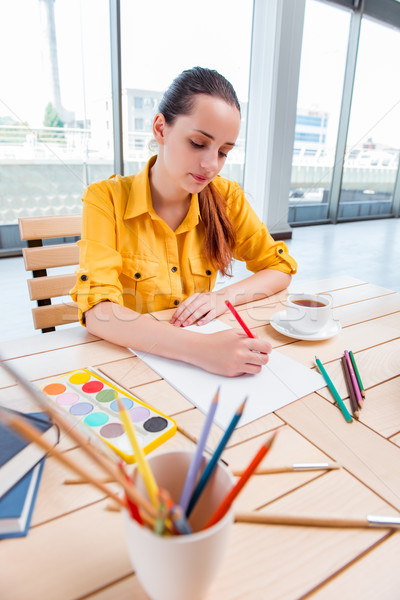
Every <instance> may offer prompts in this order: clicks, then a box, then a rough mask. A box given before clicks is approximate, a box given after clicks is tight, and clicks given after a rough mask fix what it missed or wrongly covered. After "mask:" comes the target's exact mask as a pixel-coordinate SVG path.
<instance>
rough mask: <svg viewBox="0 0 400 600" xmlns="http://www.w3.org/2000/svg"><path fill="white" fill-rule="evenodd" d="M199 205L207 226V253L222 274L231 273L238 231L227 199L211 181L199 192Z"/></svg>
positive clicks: (205, 243) (205, 242)
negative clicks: (229, 211) (227, 204)
mask: <svg viewBox="0 0 400 600" xmlns="http://www.w3.org/2000/svg"><path fill="white" fill-rule="evenodd" d="M199 207H200V215H201V218H202V220H203V223H204V227H205V239H204V252H205V255H206V257H207V258H208V259H209V260H210V261H211V262H212V263H213V265H214V266H215V267H216V268H218V270H219V271H220V272H221V274H222V275H229V273H228V270H229V267H230V264H231V261H232V257H233V251H234V248H235V244H236V232H235V229H234V227H233V224H232V222H231V220H230V219H229V217H228V215H227V212H226V200H225V198H224V196H223V195H222V194H221V193H220V192H219V191H218V190H217V189H216V187H215V186H214V185H213V184H212V183H209V184H208V185H207V186H206V187H205V188H204V190H202V191H201V192H200V193H199ZM229 276H230V275H229Z"/></svg>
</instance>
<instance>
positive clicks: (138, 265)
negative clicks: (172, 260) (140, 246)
mask: <svg viewBox="0 0 400 600" xmlns="http://www.w3.org/2000/svg"><path fill="white" fill-rule="evenodd" d="M159 275H160V264H159V263H158V262H156V261H154V260H152V259H148V258H146V257H142V256H140V257H139V256H122V270H121V275H120V280H121V283H122V286H123V290H124V296H126V295H131V296H134V297H135V305H136V310H137V311H138V312H146V311H147V305H148V302H149V301H150V300H151V299H153V298H154V294H155V291H156V288H158V283H159V282H158V279H157V276H159Z"/></svg>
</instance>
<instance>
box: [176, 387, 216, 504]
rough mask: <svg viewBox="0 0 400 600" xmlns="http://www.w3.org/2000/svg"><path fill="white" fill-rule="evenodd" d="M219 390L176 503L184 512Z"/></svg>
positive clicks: (212, 417) (194, 481) (201, 455)
mask: <svg viewBox="0 0 400 600" xmlns="http://www.w3.org/2000/svg"><path fill="white" fill-rule="evenodd" d="M219 390H220V388H218V390H217V393H216V394H215V396H214V398H213V400H212V402H211V406H210V409H209V411H208V413H207V417H206V419H205V421H204V425H203V428H202V430H201V434H200V438H199V442H198V444H197V447H196V451H195V453H194V454H193V458H192V460H191V463H190V465H189V469H188V472H187V475H186V479H185V482H184V484H183V488H182V492H181V496H180V498H179V502H178V504H179V506H180V507H181V508H182V510H183V512H184V513H186V510H187V507H188V504H189V500H190V497H191V495H192V492H193V488H194V485H195V483H196V478H197V475H198V472H199V469H200V464H201V461H202V459H203V452H204V448H205V445H206V441H207V437H208V434H209V432H210V429H211V425H212V422H213V419H214V415H215V411H216V410H217V406H218V399H219Z"/></svg>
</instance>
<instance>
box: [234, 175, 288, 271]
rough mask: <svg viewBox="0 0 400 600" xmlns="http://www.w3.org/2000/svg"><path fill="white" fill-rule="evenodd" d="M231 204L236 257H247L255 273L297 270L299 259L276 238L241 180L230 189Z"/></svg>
mask: <svg viewBox="0 0 400 600" xmlns="http://www.w3.org/2000/svg"><path fill="white" fill-rule="evenodd" d="M228 207H229V208H228V210H229V213H230V218H231V219H232V222H233V223H234V226H235V230H236V236H237V243H236V251H235V255H234V258H236V259H238V260H242V261H245V262H246V265H247V268H248V269H249V270H250V271H252V272H253V273H256V272H258V271H261V270H263V269H276V270H277V271H282V272H283V273H289V274H292V275H293V274H294V273H296V271H297V263H296V261H295V260H294V258H292V257H291V256H290V254H289V251H288V247H287V246H286V244H285V243H284V242H282V241H275V240H274V239H273V238H272V236H271V235H270V233H269V232H268V229H267V227H266V225H265V224H264V223H263V222H262V221H260V219H259V218H258V216H257V215H256V213H255V212H254V210H253V208H252V207H251V205H250V204H249V202H248V201H247V199H246V197H245V195H244V192H243V190H242V189H241V188H240V186H239V185H237V184H235V185H234V186H233V189H231V191H230V193H229V200H228Z"/></svg>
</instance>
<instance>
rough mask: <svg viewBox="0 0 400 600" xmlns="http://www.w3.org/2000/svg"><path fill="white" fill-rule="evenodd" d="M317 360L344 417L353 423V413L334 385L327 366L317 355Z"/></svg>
mask: <svg viewBox="0 0 400 600" xmlns="http://www.w3.org/2000/svg"><path fill="white" fill-rule="evenodd" d="M315 362H316V363H317V365H318V368H319V370H320V372H321V375H322V376H323V378H324V379H325V381H326V384H327V386H328V388H329V389H330V391H331V394H332V396H333V397H334V398H335V400H336V402H337V403H338V406H339V408H340V410H341V411H342V413H343V416H344V418H345V419H346V421H347V422H348V423H351V422H352V421H353V418H352V416H351V414H350V413H349V411H348V410H347V408H346V405H345V403H344V402H343V400H342V399H341V397H340V396H339V394H338V391H337V389H336V388H335V386H334V385H333V383H332V380H331V378H330V377H329V375H328V373H327V372H326V371H325V368H324V366H323V364H322V362H321V361H320V360H319V358H317V357H315Z"/></svg>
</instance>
